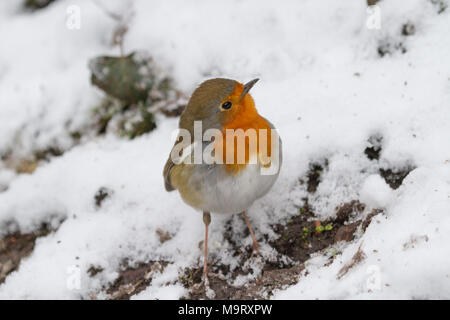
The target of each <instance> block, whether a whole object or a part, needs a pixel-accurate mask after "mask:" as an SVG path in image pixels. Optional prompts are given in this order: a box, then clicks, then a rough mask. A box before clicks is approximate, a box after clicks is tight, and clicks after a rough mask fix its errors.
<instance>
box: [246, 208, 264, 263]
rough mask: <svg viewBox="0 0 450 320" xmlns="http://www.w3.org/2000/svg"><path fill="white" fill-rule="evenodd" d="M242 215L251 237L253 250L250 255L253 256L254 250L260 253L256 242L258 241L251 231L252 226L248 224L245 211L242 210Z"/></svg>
mask: <svg viewBox="0 0 450 320" xmlns="http://www.w3.org/2000/svg"><path fill="white" fill-rule="evenodd" d="M242 215H243V216H244V220H245V223H246V224H247V227H248V231H250V235H251V236H252V239H253V251H252V255H251V258H253V256H254V255H255V252H256V254H257V255H261V254H260V252H259V244H258V241H256V237H255V234H254V233H253V230H252V227H251V226H250V222H249V221H248V219H247V215H246V214H245V211H244V212H242Z"/></svg>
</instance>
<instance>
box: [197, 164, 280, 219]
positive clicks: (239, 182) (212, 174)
mask: <svg viewBox="0 0 450 320" xmlns="http://www.w3.org/2000/svg"><path fill="white" fill-rule="evenodd" d="M205 170H206V169H205ZM277 177H278V173H277V174H273V175H262V174H261V170H260V166H259V165H257V164H254V165H247V166H246V167H245V169H243V170H241V171H240V172H239V173H237V174H229V173H228V172H226V171H225V170H224V169H223V168H222V167H220V166H216V167H214V169H211V170H209V171H208V172H207V178H206V179H202V181H197V186H199V187H200V189H201V190H199V191H200V192H201V194H202V195H204V196H203V199H202V203H201V205H200V208H199V209H201V210H203V211H208V212H213V213H241V212H243V211H245V210H247V209H248V208H249V207H250V206H251V205H252V204H253V202H254V201H255V200H256V199H258V198H261V197H262V196H264V195H265V194H266V193H267V192H268V191H269V190H270V188H271V187H272V185H273V184H274V183H275V181H276V179H277ZM199 182H200V183H199Z"/></svg>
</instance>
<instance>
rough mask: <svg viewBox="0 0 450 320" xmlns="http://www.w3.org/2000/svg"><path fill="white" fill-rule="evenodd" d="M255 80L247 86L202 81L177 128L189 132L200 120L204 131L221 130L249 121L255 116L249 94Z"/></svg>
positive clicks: (236, 83) (220, 81)
mask: <svg viewBox="0 0 450 320" xmlns="http://www.w3.org/2000/svg"><path fill="white" fill-rule="evenodd" d="M258 80H259V79H254V80H252V81H250V82H248V83H246V84H242V83H240V82H238V81H235V80H230V79H223V78H216V79H210V80H207V81H205V82H203V83H202V84H200V86H199V87H198V88H197V89H196V90H195V91H194V93H193V94H192V96H191V98H190V100H189V103H188V105H187V106H186V109H185V110H184V112H183V114H182V115H181V119H180V127H181V128H184V129H187V130H189V131H191V130H192V128H193V126H194V121H202V127H203V130H207V129H210V128H215V129H219V130H221V129H223V128H224V127H226V126H227V125H228V124H230V123H232V122H235V121H237V120H238V121H239V122H242V123H245V122H246V121H251V120H252V119H253V118H254V117H256V116H257V115H258V113H257V111H256V108H255V103H254V101H253V98H252V97H251V95H250V94H249V91H250V89H251V88H252V87H253V85H254V84H255V83H256V82H257V81H258Z"/></svg>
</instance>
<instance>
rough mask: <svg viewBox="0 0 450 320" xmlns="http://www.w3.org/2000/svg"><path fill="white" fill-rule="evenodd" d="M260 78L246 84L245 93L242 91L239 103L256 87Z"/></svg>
mask: <svg viewBox="0 0 450 320" xmlns="http://www.w3.org/2000/svg"><path fill="white" fill-rule="evenodd" d="M258 80H259V79H258V78H256V79H253V80H252V81H249V82H247V83H246V84H244V91H242V94H241V96H240V97H239V101H241V100H242V99H243V98H244V97H245V95H246V94H247V93H248V92H249V91H250V89H251V88H252V87H253V86H254V85H255V83H257V82H258Z"/></svg>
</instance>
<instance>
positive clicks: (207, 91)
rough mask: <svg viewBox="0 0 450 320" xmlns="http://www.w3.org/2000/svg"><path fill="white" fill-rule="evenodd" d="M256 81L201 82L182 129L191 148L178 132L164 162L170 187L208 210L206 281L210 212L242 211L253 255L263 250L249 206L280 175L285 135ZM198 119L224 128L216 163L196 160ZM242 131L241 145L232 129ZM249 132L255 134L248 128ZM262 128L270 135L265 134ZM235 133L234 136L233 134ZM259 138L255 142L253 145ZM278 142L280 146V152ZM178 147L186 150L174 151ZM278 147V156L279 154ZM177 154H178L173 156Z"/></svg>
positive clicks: (202, 146)
mask: <svg viewBox="0 0 450 320" xmlns="http://www.w3.org/2000/svg"><path fill="white" fill-rule="evenodd" d="M257 81H258V79H254V80H252V81H250V82H248V83H246V84H245V85H244V84H241V83H239V82H237V81H235V80H230V79H223V78H216V79H210V80H207V81H205V82H203V83H202V84H200V86H199V87H198V88H197V89H196V90H195V91H194V93H193V94H192V96H191V98H190V100H189V102H188V104H187V106H186V108H185V110H184V111H183V113H182V114H181V118H180V122H179V128H180V130H184V132H187V133H188V134H189V135H190V138H189V141H188V143H187V145H188V146H189V147H190V148H180V144H181V142H182V139H181V137H180V135H179V137H178V139H177V141H176V142H175V145H174V147H173V149H172V152H171V156H170V157H169V159H168V160H167V162H166V165H165V167H164V172H163V175H164V182H165V188H166V190H167V191H173V190H178V192H179V193H180V195H181V197H182V199H183V200H184V202H186V203H187V204H188V205H190V206H191V207H193V208H195V209H197V210H200V211H202V212H203V222H204V224H205V241H204V264H203V281H204V283H205V285H208V264H207V255H208V226H209V224H210V222H211V215H210V213H211V212H212V213H223V214H236V213H239V214H242V216H243V218H244V220H245V222H246V224H247V227H248V229H249V231H250V235H251V237H252V240H253V251H252V257H253V255H254V254H255V253H256V254H259V249H258V248H259V246H258V242H257V240H256V238H255V234H254V232H253V230H252V228H251V226H250V223H249V220H248V218H247V215H246V211H247V209H248V208H249V207H250V206H251V205H252V203H253V202H254V201H255V200H256V199H258V198H261V197H262V196H264V195H265V194H266V193H267V192H268V191H269V190H270V188H271V187H272V185H273V184H274V183H275V180H276V179H277V177H278V174H279V168H280V165H281V140H280V139H279V137H278V135H275V134H274V133H273V132H274V131H273V130H272V129H274V127H273V125H272V124H271V123H270V122H269V121H268V120H266V119H265V118H263V117H262V116H260V115H259V114H258V111H257V110H256V107H255V103H254V100H253V98H252V96H251V95H250V94H249V91H250V89H251V88H252V87H253V86H254V84H255V83H256V82H257ZM197 124H200V125H201V134H202V135H203V134H205V132H207V130H215V132H216V133H217V132H218V133H220V134H221V135H216V136H214V147H215V149H214V151H215V152H214V155H213V158H214V161H213V162H212V163H211V162H208V163H206V162H205V161H200V162H199V161H195V159H194V161H192V157H193V154H195V153H196V152H195V151H194V152H192V146H193V145H194V144H195V141H194V138H193V137H192V136H195V134H196V132H195V131H196V126H197ZM240 129H242V130H240ZM237 131H239V132H241V133H242V132H244V133H245V134H246V135H245V136H244V143H241V144H240V145H239V144H238V142H237V140H238V139H237V138H236V137H237V136H233V135H232V134H233V133H234V132H237ZM248 132H253V133H254V134H253V135H251V134H247V133H248ZM263 132H264V133H267V135H266V136H264V135H263V134H261V133H263ZM230 135H231V138H230V139H228V138H229V137H230ZM255 137H256V138H255ZM255 141H256V148H255V147H253V148H252V143H253V144H254V143H255ZM274 142H275V143H274ZM185 143H186V141H185ZM274 145H277V148H278V149H275V152H274V151H273V150H274V148H273V146H274ZM197 146H198V144H197ZM199 146H200V149H201V151H204V150H205V149H206V146H207V141H201V143H200V144H199ZM175 149H177V150H181V152H178V151H176V152H175V153H174V150H175ZM240 151H243V153H244V157H241V156H240V155H239V152H240ZM185 153H186V154H185ZM275 153H276V154H277V157H276V158H275V159H274V154H275ZM174 154H176V155H177V156H179V158H178V159H174ZM264 155H265V157H264ZM238 158H239V159H238ZM180 159H188V160H190V161H180ZM230 159H231V161H229V160H230ZM268 159H269V160H268ZM175 160H177V161H175ZM275 162H276V166H274V167H273V168H275V170H271V171H270V172H269V173H267V172H263V169H265V168H268V167H271V166H273V165H274V163H275Z"/></svg>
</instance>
